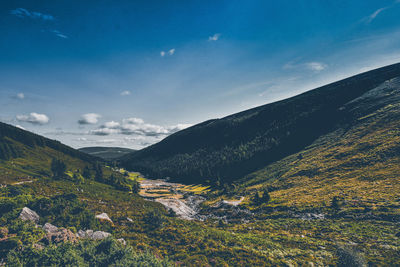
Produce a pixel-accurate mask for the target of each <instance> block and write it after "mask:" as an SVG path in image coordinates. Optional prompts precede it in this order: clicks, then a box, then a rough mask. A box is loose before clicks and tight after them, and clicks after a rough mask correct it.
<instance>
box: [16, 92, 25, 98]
mask: <svg viewBox="0 0 400 267" xmlns="http://www.w3.org/2000/svg"><path fill="white" fill-rule="evenodd" d="M17 98H19V99H24V98H25V95H24V93H18V94H17Z"/></svg>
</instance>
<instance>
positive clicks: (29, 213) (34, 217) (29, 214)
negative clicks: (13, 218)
mask: <svg viewBox="0 0 400 267" xmlns="http://www.w3.org/2000/svg"><path fill="white" fill-rule="evenodd" d="M19 218H20V219H21V220H23V221H31V222H34V223H38V222H39V219H40V217H39V215H38V214H37V213H36V212H34V211H33V210H31V209H30V208H28V207H24V208H23V209H22V211H21V213H20V214H19Z"/></svg>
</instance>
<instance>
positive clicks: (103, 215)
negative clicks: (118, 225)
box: [96, 212, 113, 223]
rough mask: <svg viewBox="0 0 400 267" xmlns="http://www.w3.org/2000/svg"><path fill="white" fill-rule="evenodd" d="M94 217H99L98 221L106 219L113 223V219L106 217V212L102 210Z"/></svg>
mask: <svg viewBox="0 0 400 267" xmlns="http://www.w3.org/2000/svg"><path fill="white" fill-rule="evenodd" d="M96 218H97V219H99V220H100V221H108V222H110V223H113V221H112V220H111V219H110V217H108V214H107V213H105V212H103V213H102V214H99V215H96Z"/></svg>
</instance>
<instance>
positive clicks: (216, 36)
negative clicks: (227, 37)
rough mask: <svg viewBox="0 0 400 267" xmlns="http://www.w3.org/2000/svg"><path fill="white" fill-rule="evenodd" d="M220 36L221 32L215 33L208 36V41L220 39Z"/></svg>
mask: <svg viewBox="0 0 400 267" xmlns="http://www.w3.org/2000/svg"><path fill="white" fill-rule="evenodd" d="M220 36H221V34H220V33H215V34H214V35H212V36H209V37H208V41H218V39H219V37H220Z"/></svg>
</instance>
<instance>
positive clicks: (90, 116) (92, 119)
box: [78, 113, 101, 125]
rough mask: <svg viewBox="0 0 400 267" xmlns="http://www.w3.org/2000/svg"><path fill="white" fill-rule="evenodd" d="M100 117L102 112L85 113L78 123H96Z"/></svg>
mask: <svg viewBox="0 0 400 267" xmlns="http://www.w3.org/2000/svg"><path fill="white" fill-rule="evenodd" d="M99 118H101V115H100V114H97V113H87V114H83V115H82V116H81V119H80V120H78V123H79V124H81V125H84V124H96V123H97V122H98V121H99Z"/></svg>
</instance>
